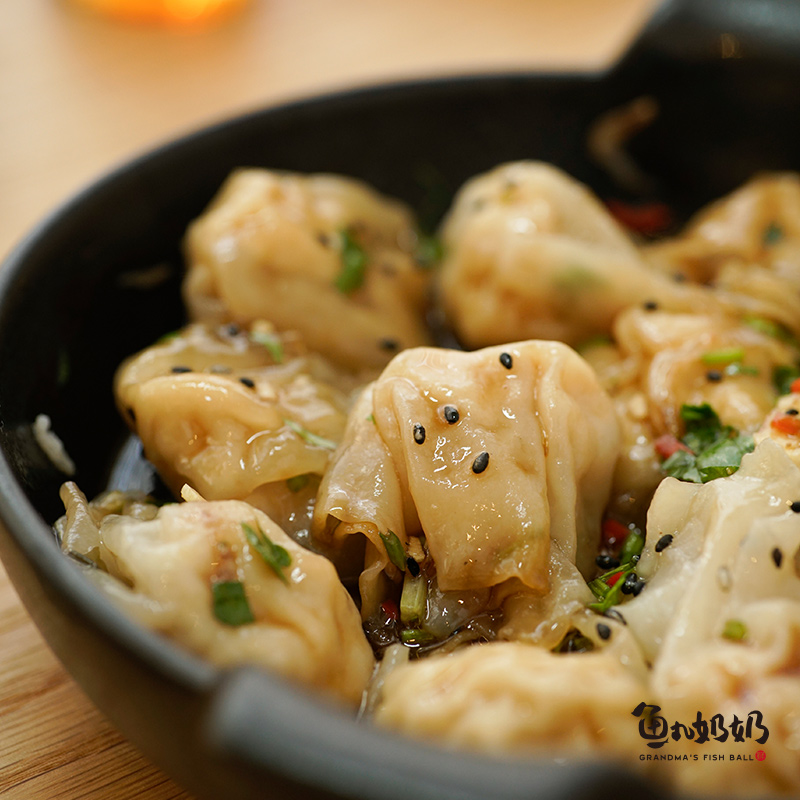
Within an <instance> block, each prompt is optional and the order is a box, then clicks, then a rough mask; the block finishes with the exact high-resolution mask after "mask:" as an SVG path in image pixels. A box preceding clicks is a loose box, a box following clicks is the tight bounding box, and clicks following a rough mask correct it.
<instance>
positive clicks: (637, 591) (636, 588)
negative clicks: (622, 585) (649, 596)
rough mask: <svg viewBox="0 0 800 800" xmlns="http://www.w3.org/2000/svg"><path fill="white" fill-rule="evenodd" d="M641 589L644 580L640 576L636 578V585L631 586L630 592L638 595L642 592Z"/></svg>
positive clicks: (635, 595)
mask: <svg viewBox="0 0 800 800" xmlns="http://www.w3.org/2000/svg"><path fill="white" fill-rule="evenodd" d="M642 589H644V581H643V580H642V579H641V578H637V579H636V585H635V586H634V587H633V591H632V592H631V594H632V595H633V596H634V597H638V596H639V595H640V594H641V593H642Z"/></svg>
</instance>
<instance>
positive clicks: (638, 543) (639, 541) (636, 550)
mask: <svg viewBox="0 0 800 800" xmlns="http://www.w3.org/2000/svg"><path fill="white" fill-rule="evenodd" d="M643 549H644V534H643V533H642V532H641V531H640V530H639V529H638V528H632V529H631V532H630V533H629V534H628V535H627V536H626V537H625V541H624V542H623V543H622V548H621V549H620V551H619V563H620V564H622V565H623V566H624V565H625V564H630V563H631V561H633V558H634V556H638V555H641V553H642V550H643Z"/></svg>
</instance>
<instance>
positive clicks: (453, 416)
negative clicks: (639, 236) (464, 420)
mask: <svg viewBox="0 0 800 800" xmlns="http://www.w3.org/2000/svg"><path fill="white" fill-rule="evenodd" d="M458 416H459V415H458V409H457V408H456V407H455V406H445V407H444V418H445V420H447V422H448V423H449V424H450V425H455V424H456V422H458Z"/></svg>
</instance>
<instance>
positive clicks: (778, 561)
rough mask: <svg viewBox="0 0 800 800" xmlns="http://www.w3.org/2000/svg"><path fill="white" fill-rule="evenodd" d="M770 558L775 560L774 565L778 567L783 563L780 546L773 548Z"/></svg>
mask: <svg viewBox="0 0 800 800" xmlns="http://www.w3.org/2000/svg"><path fill="white" fill-rule="evenodd" d="M772 560H773V561H774V562H775V566H776V567H778V568H780V566H781V564H782V563H783V553H782V552H781V549H780V547H776V548H774V549H773V551H772Z"/></svg>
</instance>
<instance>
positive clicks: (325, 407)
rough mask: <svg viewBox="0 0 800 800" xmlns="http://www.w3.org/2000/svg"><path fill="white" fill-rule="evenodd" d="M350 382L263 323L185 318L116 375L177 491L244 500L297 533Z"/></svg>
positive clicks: (150, 451)
mask: <svg viewBox="0 0 800 800" xmlns="http://www.w3.org/2000/svg"><path fill="white" fill-rule="evenodd" d="M354 387H355V383H354V381H353V380H351V379H346V378H343V377H342V376H340V375H338V374H337V373H336V372H335V371H334V370H333V369H332V368H331V367H329V366H328V365H326V364H325V363H324V362H323V361H322V359H320V358H319V357H316V356H313V355H309V354H308V353H307V352H306V351H305V348H304V347H303V345H302V343H301V342H300V341H299V340H298V338H297V337H296V336H292V335H291V334H283V335H282V336H278V335H277V334H275V333H274V331H272V330H271V329H270V328H269V326H268V325H265V324H263V323H254V325H253V326H251V327H250V329H249V330H248V329H242V328H239V327H238V326H228V325H225V326H217V327H215V326H206V325H200V324H195V325H190V326H188V327H187V328H185V329H184V330H183V331H181V332H179V333H177V334H176V335H173V336H171V337H169V338H168V339H167V340H166V341H162V342H160V343H156V344H155V345H153V346H152V347H150V348H148V349H146V350H144V351H143V352H141V353H139V354H138V355H136V356H133V357H132V358H130V359H128V360H127V361H125V362H124V363H123V364H122V365H121V367H120V368H119V370H118V372H117V376H116V380H115V393H116V397H117V404H118V406H119V408H120V411H121V413H122V415H123V417H125V419H126V420H127V422H128V424H129V425H130V426H131V427H132V428H133V430H134V431H136V433H137V434H138V435H139V437H140V438H141V440H142V443H143V445H144V453H145V455H146V457H147V458H148V459H149V460H150V461H151V462H152V464H153V465H154V466H155V467H156V469H157V470H158V472H159V473H160V475H161V476H162V478H163V479H164V481H165V482H166V483H167V485H168V486H169V487H170V488H171V489H172V491H173V492H174V493H175V494H176V495H177V494H178V492H179V491H180V489H181V487H182V486H183V484H184V483H188V484H190V485H191V486H192V487H193V488H194V489H196V490H197V491H198V492H200V494H201V495H202V496H203V497H205V498H206V499H208V500H232V499H236V500H248V501H249V502H252V503H253V504H254V505H256V506H258V507H259V508H261V509H262V510H264V511H266V512H267V513H268V514H269V515H270V516H271V517H273V519H275V520H276V521H277V522H279V524H281V525H282V526H283V527H284V529H286V530H287V531H289V532H290V533H292V534H301V535H303V532H306V533H307V531H308V527H309V520H310V509H311V505H312V504H313V498H314V495H315V493H316V489H317V488H318V486H319V480H320V478H321V476H322V475H323V473H324V472H325V469H326V468H327V466H328V462H329V460H330V457H331V455H332V453H333V451H334V450H335V449H336V445H337V444H338V442H339V441H340V440H341V438H342V434H343V432H344V426H345V421H346V415H347V410H348V407H349V404H350V395H351V392H352V391H353V389H354Z"/></svg>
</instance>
